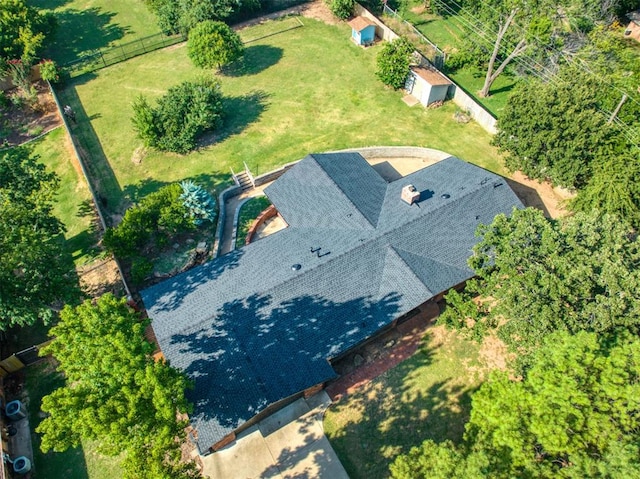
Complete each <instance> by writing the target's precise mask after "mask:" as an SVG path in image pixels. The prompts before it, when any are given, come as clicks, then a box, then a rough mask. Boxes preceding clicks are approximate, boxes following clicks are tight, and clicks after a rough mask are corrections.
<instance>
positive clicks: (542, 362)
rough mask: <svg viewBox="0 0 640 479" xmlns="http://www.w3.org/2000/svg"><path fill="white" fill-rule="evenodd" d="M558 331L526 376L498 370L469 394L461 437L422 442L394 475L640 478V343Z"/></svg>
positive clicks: (401, 460) (393, 470)
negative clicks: (469, 404)
mask: <svg viewBox="0 0 640 479" xmlns="http://www.w3.org/2000/svg"><path fill="white" fill-rule="evenodd" d="M630 338H631V336H622V337H619V338H618V339H617V340H611V339H610V338H607V337H604V338H603V337H600V336H599V335H597V334H595V333H586V332H580V333H578V334H576V335H574V336H572V335H570V334H568V333H566V332H565V333H555V334H553V335H551V336H549V337H548V338H547V339H546V341H545V342H544V345H543V346H542V347H541V348H540V349H539V350H537V351H536V352H535V353H534V356H533V358H532V362H531V366H530V368H529V369H528V370H527V371H526V373H525V376H524V378H523V379H522V380H512V379H510V378H509V377H508V376H507V375H506V373H503V372H500V373H494V374H493V375H492V376H491V377H490V379H489V381H488V382H486V383H485V384H483V385H482V386H481V387H480V389H479V390H478V391H477V392H476V393H474V394H473V396H472V409H471V417H470V419H469V422H468V424H467V426H466V432H465V435H464V441H463V442H462V444H460V445H459V446H456V445H454V444H453V443H451V442H450V441H448V442H444V443H441V444H437V443H435V442H433V441H430V440H429V441H425V442H424V443H423V444H422V445H421V446H420V447H416V448H413V449H412V450H411V451H410V452H409V453H408V454H406V455H402V456H399V457H398V458H397V459H396V461H395V463H394V464H393V465H392V466H391V473H392V476H393V477H394V478H396V479H409V478H411V479H418V478H425V479H426V478H438V479H445V478H450V477H466V478H488V477H491V478H497V479H501V478H505V479H506V478H512V477H531V478H533V477H535V478H541V479H544V478H549V479H551V478H556V477H567V478H576V479H577V478H583V477H609V478H620V479H623V478H628V477H638V476H639V475H640V461H638V455H639V454H640V447H639V446H638V441H637V430H638V427H640V404H639V403H638V401H637V400H636V398H637V397H638V394H640V381H639V379H640V341H639V340H637V339H635V338H633V339H630Z"/></svg>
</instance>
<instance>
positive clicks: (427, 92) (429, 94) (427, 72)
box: [405, 66, 452, 106]
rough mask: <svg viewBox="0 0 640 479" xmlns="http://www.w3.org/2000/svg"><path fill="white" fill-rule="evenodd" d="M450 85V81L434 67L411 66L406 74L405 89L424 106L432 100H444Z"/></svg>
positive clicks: (432, 101)
mask: <svg viewBox="0 0 640 479" xmlns="http://www.w3.org/2000/svg"><path fill="white" fill-rule="evenodd" d="M451 85H452V83H451V81H450V80H449V79H448V78H447V77H445V76H444V75H443V74H442V73H440V72H439V71H438V70H436V69H435V68H434V67H425V66H412V67H411V70H410V71H409V75H407V81H406V83H405V90H407V93H410V94H411V95H413V96H414V97H416V98H417V99H418V100H420V103H422V104H423V105H424V106H429V105H431V104H432V103H434V102H437V101H444V100H445V98H446V97H447V93H448V92H449V87H450V86H451Z"/></svg>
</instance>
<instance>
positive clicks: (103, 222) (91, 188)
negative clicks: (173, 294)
mask: <svg viewBox="0 0 640 479" xmlns="http://www.w3.org/2000/svg"><path fill="white" fill-rule="evenodd" d="M47 85H48V86H49V91H51V95H52V96H53V99H54V101H55V102H56V106H57V107H58V114H59V115H60V118H62V121H63V123H64V129H65V130H66V131H67V135H68V136H69V139H70V140H71V147H72V148H73V152H74V154H75V155H76V159H77V160H78V163H79V164H80V169H81V170H82V175H83V176H84V179H85V181H86V182H87V186H88V187H89V192H90V193H91V198H92V200H93V205H94V206H95V209H96V211H97V213H98V219H99V220H100V225H101V226H102V231H106V230H107V222H106V220H105V218H104V214H103V213H102V210H101V209H100V203H99V202H98V195H97V194H96V190H95V188H94V185H93V183H92V178H91V176H90V175H89V173H88V172H87V166H86V165H85V159H84V158H83V157H82V155H80V152H79V151H78V146H77V145H76V138H75V137H74V136H73V134H72V133H71V128H69V122H68V120H67V116H66V115H65V114H64V113H63V110H62V105H61V104H60V100H59V99H58V95H57V94H56V91H55V90H54V89H53V87H52V86H51V83H49V82H47ZM87 160H88V158H87ZM114 261H115V262H116V266H117V267H118V273H120V279H121V280H122V284H123V285H124V290H125V291H126V293H127V297H129V298H130V297H131V290H130V289H129V285H128V284H127V280H126V279H125V277H124V272H123V271H122V266H121V264H120V261H119V260H118V258H116V257H115V256H114Z"/></svg>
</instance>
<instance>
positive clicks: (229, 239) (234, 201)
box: [220, 183, 271, 255]
mask: <svg viewBox="0 0 640 479" xmlns="http://www.w3.org/2000/svg"><path fill="white" fill-rule="evenodd" d="M270 184H271V183H266V184H264V185H261V186H258V187H256V188H252V189H250V190H247V191H243V192H242V193H241V194H240V195H238V196H234V197H232V198H230V199H228V200H227V202H226V203H225V205H224V207H225V218H224V227H223V228H222V232H221V233H220V237H221V238H222V240H221V241H222V243H221V244H220V255H223V254H227V253H229V252H230V251H233V250H234V248H233V242H234V241H235V235H234V234H233V221H234V219H235V215H236V210H237V209H238V207H239V206H240V205H241V204H242V203H243V202H244V200H246V199H247V198H253V197H255V196H262V195H263V194H264V189H265V188H266V187H267V186H269V185H270Z"/></svg>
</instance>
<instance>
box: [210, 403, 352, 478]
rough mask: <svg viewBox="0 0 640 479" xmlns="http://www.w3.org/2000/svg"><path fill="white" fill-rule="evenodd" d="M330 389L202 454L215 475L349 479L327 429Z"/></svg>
mask: <svg viewBox="0 0 640 479" xmlns="http://www.w3.org/2000/svg"><path fill="white" fill-rule="evenodd" d="M329 404H331V399H329V396H328V395H327V393H326V392H324V391H321V392H320V393H318V394H316V395H314V396H313V397H311V398H309V399H306V400H305V399H298V400H297V401H295V402H294V403H292V404H290V405H289V406H287V407H285V408H283V409H281V410H280V411H278V412H276V413H274V414H273V415H271V416H269V417H268V418H266V419H264V420H263V421H261V422H260V423H258V424H257V425H255V426H252V427H251V428H249V429H247V430H246V431H244V432H242V433H241V434H239V435H238V438H237V439H236V441H235V442H234V443H232V444H230V445H229V446H227V447H225V448H224V449H221V450H220V451H218V452H215V453H213V454H210V455H208V456H205V457H202V458H201V459H202V462H203V466H204V469H203V474H204V475H205V476H208V477H210V478H211V479H257V478H265V479H266V478H277V479H293V478H295V479H311V478H326V479H349V476H347V473H346V472H345V470H344V468H343V467H342V464H341V463H340V460H339V459H338V456H336V453H335V451H334V450H333V448H332V447H331V444H329V440H328V439H327V438H326V436H325V435H324V431H323V429H322V417H323V415H324V411H325V410H326V408H327V407H328V406H329Z"/></svg>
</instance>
